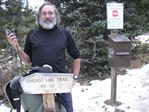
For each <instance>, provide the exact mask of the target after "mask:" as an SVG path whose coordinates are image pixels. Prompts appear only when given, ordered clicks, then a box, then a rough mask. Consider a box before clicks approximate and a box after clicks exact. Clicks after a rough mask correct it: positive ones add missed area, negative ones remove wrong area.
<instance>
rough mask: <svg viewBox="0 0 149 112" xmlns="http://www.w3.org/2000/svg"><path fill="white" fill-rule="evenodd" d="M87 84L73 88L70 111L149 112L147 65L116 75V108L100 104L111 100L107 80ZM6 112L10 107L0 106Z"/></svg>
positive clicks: (148, 74)
mask: <svg viewBox="0 0 149 112" xmlns="http://www.w3.org/2000/svg"><path fill="white" fill-rule="evenodd" d="M90 83H91V85H90V86H82V85H80V84H79V83H77V84H76V85H75V86H74V88H73V90H72V95H73V104H74V112H149V64H146V65H144V66H142V67H141V68H140V69H132V70H130V69H129V70H127V74H125V75H118V76H117V98H116V99H117V101H118V102H121V103H122V104H121V105H119V106H111V105H107V104H105V103H104V102H105V101H106V100H109V99H110V98H111V79H106V80H103V81H99V80H93V81H91V82H90ZM9 111H10V108H8V107H6V106H5V105H0V112H9ZM13 112H15V111H13ZM22 112H23V111H22Z"/></svg>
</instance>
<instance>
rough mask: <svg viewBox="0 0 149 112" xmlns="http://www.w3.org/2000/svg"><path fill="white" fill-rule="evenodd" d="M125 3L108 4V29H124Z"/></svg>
mask: <svg viewBox="0 0 149 112" xmlns="http://www.w3.org/2000/svg"><path fill="white" fill-rule="evenodd" d="M123 21H124V18H123V3H107V29H123Z"/></svg>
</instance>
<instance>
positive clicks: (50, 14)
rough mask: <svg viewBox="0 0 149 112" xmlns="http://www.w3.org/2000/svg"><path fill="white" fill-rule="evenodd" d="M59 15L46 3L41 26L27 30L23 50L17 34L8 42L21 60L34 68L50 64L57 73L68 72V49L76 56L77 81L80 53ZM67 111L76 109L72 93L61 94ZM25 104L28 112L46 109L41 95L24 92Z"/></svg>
mask: <svg viewBox="0 0 149 112" xmlns="http://www.w3.org/2000/svg"><path fill="white" fill-rule="evenodd" d="M59 23H60V15H59V12H58V10H57V8H56V7H55V5H53V4H51V3H50V2H46V3H44V4H43V5H41V7H40V8H39V10H38V14H37V24H38V28H36V29H32V30H30V31H29V32H28V34H27V37H26V42H25V47H24V50H23V49H22V48H21V47H20V46H19V47H16V46H17V45H18V42H17V39H16V37H15V36H14V35H13V34H12V33H11V34H9V35H7V39H8V42H9V43H10V44H11V45H12V46H13V47H14V48H15V49H16V50H18V53H19V55H20V57H21V59H22V60H23V61H24V62H25V63H26V64H31V65H32V67H36V66H39V67H42V66H43V65H45V64H48V65H50V66H51V67H52V70H53V72H54V73H68V71H67V70H66V68H65V53H66V52H65V51H67V53H68V54H69V55H70V56H71V57H72V58H73V59H74V61H73V66H72V73H73V74H75V75H74V83H75V82H76V81H77V79H78V78H77V77H78V75H79V72H80V52H79V50H78V48H77V46H76V43H75V41H74V39H73V37H72V35H71V34H70V33H69V32H68V31H66V30H65V29H62V28H60V26H59ZM58 96H59V97H60V98H61V103H62V104H63V106H64V107H65V109H66V111H67V112H73V107H72V97H71V93H62V94H59V95H58ZM21 101H22V106H23V108H24V110H25V111H26V112H44V107H43V102H42V96H41V95H30V94H25V93H22V95H21Z"/></svg>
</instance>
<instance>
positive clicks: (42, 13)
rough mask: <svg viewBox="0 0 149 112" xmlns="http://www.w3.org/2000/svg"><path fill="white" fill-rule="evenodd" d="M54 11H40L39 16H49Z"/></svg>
mask: <svg viewBox="0 0 149 112" xmlns="http://www.w3.org/2000/svg"><path fill="white" fill-rule="evenodd" d="M54 14H55V13H54V12H52V11H48V12H41V16H46V15H49V16H52V15H54Z"/></svg>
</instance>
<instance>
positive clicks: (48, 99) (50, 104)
mask: <svg viewBox="0 0 149 112" xmlns="http://www.w3.org/2000/svg"><path fill="white" fill-rule="evenodd" d="M42 96H43V105H44V112H55V99H54V94H43V95H42Z"/></svg>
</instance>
